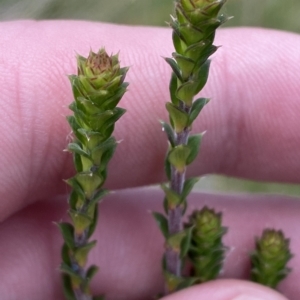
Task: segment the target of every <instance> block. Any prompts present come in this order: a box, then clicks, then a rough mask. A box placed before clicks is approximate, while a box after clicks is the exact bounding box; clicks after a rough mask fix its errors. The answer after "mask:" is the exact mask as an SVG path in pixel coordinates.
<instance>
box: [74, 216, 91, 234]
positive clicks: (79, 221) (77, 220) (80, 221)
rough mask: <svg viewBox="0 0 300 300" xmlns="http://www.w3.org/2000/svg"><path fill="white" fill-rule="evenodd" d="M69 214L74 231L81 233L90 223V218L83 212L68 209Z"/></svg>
mask: <svg viewBox="0 0 300 300" xmlns="http://www.w3.org/2000/svg"><path fill="white" fill-rule="evenodd" d="M69 215H70V217H71V219H72V221H73V223H74V228H75V232H76V233H77V234H82V233H83V232H84V231H85V230H86V229H88V228H89V227H90V226H91V224H92V221H93V220H92V219H91V218H90V217H89V216H87V215H86V214H85V213H81V212H78V211H76V210H70V211H69Z"/></svg>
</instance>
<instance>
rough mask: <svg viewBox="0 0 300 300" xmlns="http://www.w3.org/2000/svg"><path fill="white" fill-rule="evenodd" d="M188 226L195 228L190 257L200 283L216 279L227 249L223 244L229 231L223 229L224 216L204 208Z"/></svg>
mask: <svg viewBox="0 0 300 300" xmlns="http://www.w3.org/2000/svg"><path fill="white" fill-rule="evenodd" d="M187 226H194V229H193V232H192V243H191V247H190V250H189V253H188V255H189V257H190V259H191V261H192V263H193V267H194V273H195V274H194V275H195V276H196V277H198V281H199V282H205V281H208V280H212V279H215V278H216V277H217V276H218V274H219V273H220V271H221V268H222V265H223V260H224V255H225V250H226V247H225V246H224V245H223V243H222V238H223V235H224V234H225V233H226V231H227V229H226V228H225V227H222V215H221V213H216V212H215V211H214V210H213V209H209V208H207V207H204V208H203V209H202V210H200V211H195V212H194V213H193V214H192V215H191V217H190V222H189V224H188V225H187Z"/></svg>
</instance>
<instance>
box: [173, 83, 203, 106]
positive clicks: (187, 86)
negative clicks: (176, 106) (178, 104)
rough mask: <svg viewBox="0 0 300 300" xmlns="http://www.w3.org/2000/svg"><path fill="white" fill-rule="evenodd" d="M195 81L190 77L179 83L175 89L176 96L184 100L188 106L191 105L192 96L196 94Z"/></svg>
mask: <svg viewBox="0 0 300 300" xmlns="http://www.w3.org/2000/svg"><path fill="white" fill-rule="evenodd" d="M197 82H198V81H197V80H195V79H193V78H191V79H190V80H189V81H187V82H185V83H183V84H181V85H180V86H179V87H178V89H177V92H176V97H177V98H178V99H180V100H181V101H182V102H184V103H185V104H186V105H187V106H188V107H191V106H192V104H193V98H194V96H195V95H196V94H197V92H196V87H197V86H196V83H197Z"/></svg>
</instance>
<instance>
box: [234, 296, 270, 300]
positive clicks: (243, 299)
mask: <svg viewBox="0 0 300 300" xmlns="http://www.w3.org/2000/svg"><path fill="white" fill-rule="evenodd" d="M231 300H265V298H261V297H257V296H251V295H238V296H236V297H234V298H232V299H231Z"/></svg>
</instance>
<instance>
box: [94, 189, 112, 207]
mask: <svg viewBox="0 0 300 300" xmlns="http://www.w3.org/2000/svg"><path fill="white" fill-rule="evenodd" d="M108 194H109V190H106V189H100V190H98V191H96V192H95V193H94V195H93V196H92V198H91V199H90V202H89V204H95V203H98V202H99V201H100V200H101V199H102V198H103V197H105V196H106V195H108Z"/></svg>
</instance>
